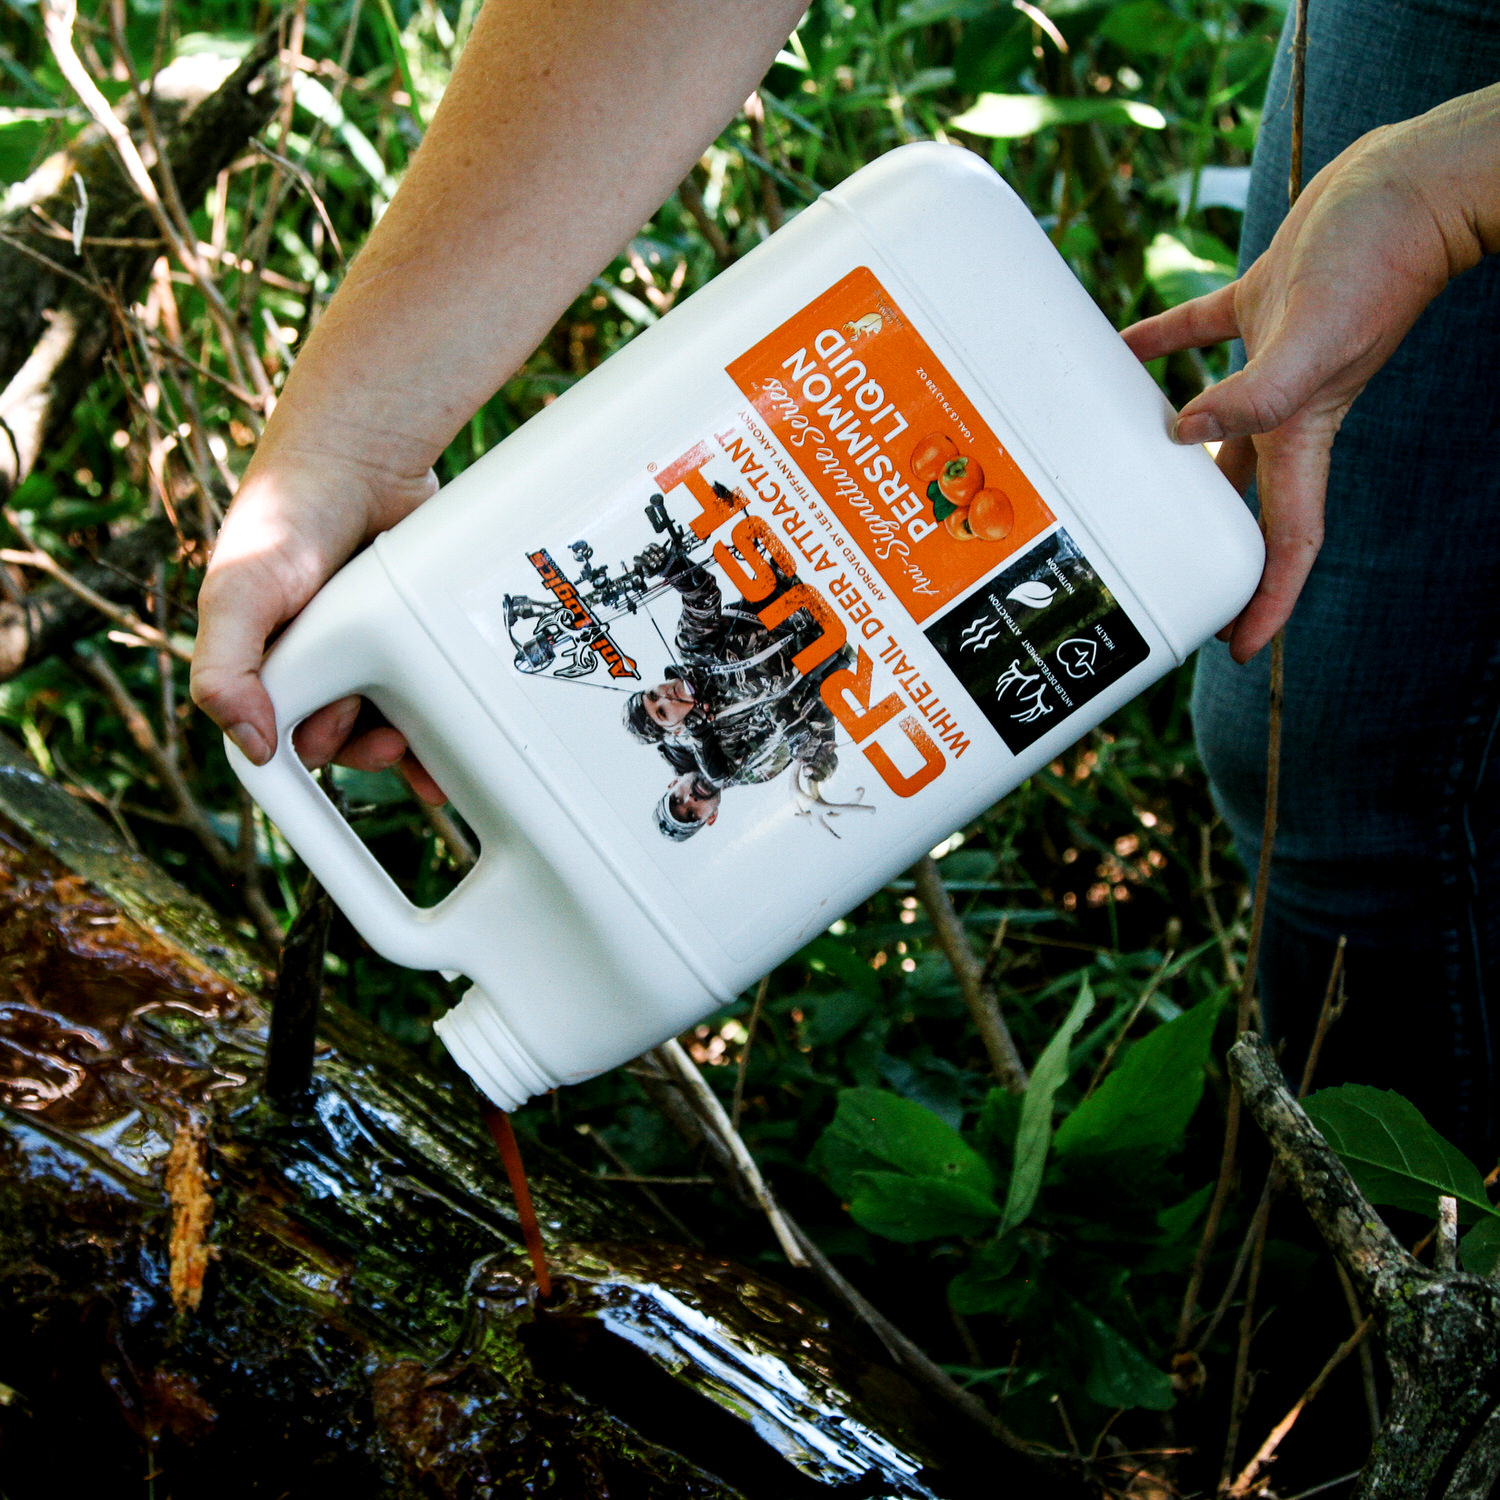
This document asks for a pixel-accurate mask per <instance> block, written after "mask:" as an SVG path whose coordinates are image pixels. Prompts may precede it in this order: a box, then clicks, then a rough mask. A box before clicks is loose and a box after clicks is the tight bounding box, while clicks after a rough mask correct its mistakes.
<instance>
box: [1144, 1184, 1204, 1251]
mask: <svg viewBox="0 0 1500 1500" xmlns="http://www.w3.org/2000/svg"><path fill="white" fill-rule="evenodd" d="M1213 1190H1214V1185H1213V1183H1211V1182H1205V1183H1204V1184H1203V1186H1202V1187H1201V1188H1199V1189H1198V1191H1197V1192H1196V1193H1193V1194H1191V1195H1190V1196H1189V1197H1186V1198H1184V1199H1183V1200H1182V1202H1181V1203H1173V1204H1171V1205H1170V1206H1169V1207H1167V1208H1164V1209H1162V1210H1161V1212H1160V1213H1158V1214H1157V1216H1156V1227H1157V1228H1158V1229H1160V1230H1161V1232H1162V1239H1163V1241H1164V1242H1165V1243H1166V1244H1169V1245H1170V1244H1172V1243H1173V1241H1175V1240H1180V1239H1181V1238H1182V1237H1183V1236H1184V1235H1185V1234H1186V1233H1187V1232H1188V1230H1190V1229H1191V1228H1192V1227H1193V1225H1194V1224H1196V1223H1197V1222H1198V1220H1199V1218H1200V1216H1201V1215H1202V1213H1203V1210H1204V1209H1205V1208H1207V1207H1208V1200H1209V1198H1210V1197H1212V1196H1213Z"/></svg>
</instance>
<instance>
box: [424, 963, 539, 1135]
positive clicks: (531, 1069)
mask: <svg viewBox="0 0 1500 1500" xmlns="http://www.w3.org/2000/svg"><path fill="white" fill-rule="evenodd" d="M433 1030H434V1031H436V1032H437V1034H438V1037H439V1038H440V1039H441V1041H442V1043H443V1045H444V1046H445V1047H446V1048H447V1049H448V1052H449V1055H450V1056H451V1057H452V1058H453V1060H454V1062H456V1063H457V1064H458V1065H459V1067H461V1068H462V1069H463V1070H464V1072H465V1073H467V1074H468V1075H469V1077H470V1078H471V1079H472V1080H473V1082H474V1085H475V1087H477V1088H478V1089H479V1091H480V1092H481V1093H482V1094H483V1095H484V1096H485V1097H486V1098H487V1099H488V1100H489V1101H490V1102H491V1103H492V1104H493V1105H495V1107H496V1108H497V1109H503V1110H513V1109H519V1108H520V1107H521V1106H522V1105H523V1104H524V1103H525V1102H526V1101H527V1100H528V1099H530V1098H532V1097H533V1096H534V1095H536V1094H544V1093H546V1092H547V1090H548V1089H551V1088H555V1087H556V1086H557V1082H558V1080H557V1079H554V1078H551V1077H549V1076H548V1075H547V1074H546V1072H544V1071H543V1069H542V1068H541V1067H540V1066H539V1065H538V1064H537V1062H536V1061H535V1060H534V1059H533V1058H532V1057H531V1056H530V1055H529V1054H528V1053H527V1052H526V1051H525V1050H524V1049H523V1048H522V1047H521V1045H520V1043H519V1042H517V1041H516V1038H515V1036H514V1035H513V1034H512V1032H511V1030H510V1028H509V1027H508V1026H507V1025H506V1024H505V1022H504V1020H503V1019H502V1018H501V1015H500V1008H499V1006H498V1005H496V1003H495V1002H494V1001H493V1000H491V999H490V997H489V996H488V995H486V994H485V993H484V991H483V990H481V989H480V988H479V986H478V985H475V986H473V987H472V988H471V989H470V990H469V991H468V993H467V994H466V995H465V996H464V997H463V999H462V1000H460V1001H459V1003H458V1004H457V1005H455V1006H454V1007H453V1009H452V1010H450V1011H449V1012H448V1013H447V1015H445V1016H443V1017H441V1018H440V1019H439V1020H438V1021H437V1022H436V1023H435V1024H434V1026H433Z"/></svg>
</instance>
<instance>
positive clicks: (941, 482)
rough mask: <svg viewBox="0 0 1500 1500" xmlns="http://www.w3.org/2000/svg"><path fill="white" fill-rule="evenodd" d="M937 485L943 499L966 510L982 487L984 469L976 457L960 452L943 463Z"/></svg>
mask: <svg viewBox="0 0 1500 1500" xmlns="http://www.w3.org/2000/svg"><path fill="white" fill-rule="evenodd" d="M937 487H938V489H939V490H940V491H941V492H942V496H943V499H945V500H947V501H949V502H950V503H951V504H953V505H956V506H958V507H959V509H960V510H967V509H968V507H969V505H970V504H971V503H972V501H973V499H974V496H975V495H977V494H978V493H979V491H980V490H981V489H983V488H984V470H983V469H981V468H980V467H979V463H978V461H977V460H976V459H972V458H970V457H969V456H968V455H967V454H960V455H959V456H958V457H957V458H950V459H949V460H948V462H947V463H945V464H944V465H943V472H942V473H941V474H939V475H938V481H937Z"/></svg>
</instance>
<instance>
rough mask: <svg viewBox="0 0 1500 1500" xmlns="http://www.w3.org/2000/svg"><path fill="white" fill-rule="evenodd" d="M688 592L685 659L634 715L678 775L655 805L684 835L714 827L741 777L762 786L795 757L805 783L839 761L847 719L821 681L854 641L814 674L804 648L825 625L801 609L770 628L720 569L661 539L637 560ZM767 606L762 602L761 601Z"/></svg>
mask: <svg viewBox="0 0 1500 1500" xmlns="http://www.w3.org/2000/svg"><path fill="white" fill-rule="evenodd" d="M637 562H638V563H639V564H640V565H641V566H642V567H643V569H644V570H645V571H647V572H649V573H653V574H661V575H662V576H664V577H665V579H666V581H667V582H668V583H669V584H671V586H672V587H673V588H674V589H675V590H676V591H677V592H678V593H679V594H681V596H682V615H681V617H680V619H679V621H678V626H677V633H676V635H675V637H674V639H673V649H674V651H675V652H676V654H677V660H676V662H674V664H673V666H672V667H671V668H670V669H669V672H668V675H667V676H666V677H665V679H664V680H663V681H662V682H660V683H658V684H657V685H656V686H654V687H651V688H646V689H644V690H642V691H641V692H638V693H632V694H631V695H630V697H629V698H628V699H627V700H626V703H625V711H624V715H623V718H624V723H625V727H626V729H627V730H629V732H630V733H631V734H632V735H634V736H635V738H636V739H638V740H640V741H641V742H642V743H643V744H651V745H655V746H656V747H657V748H658V749H659V750H660V751H661V753H662V754H663V756H664V757H665V758H666V760H667V762H668V764H669V765H671V766H672V768H673V769H674V770H675V771H676V772H677V773H678V774H677V775H676V777H674V779H673V781H672V783H671V785H670V786H669V787H668V788H667V791H666V793H665V794H664V795H663V796H662V799H661V801H660V802H659V803H658V804H657V807H656V826H657V828H658V830H659V831H660V832H661V833H662V834H663V835H664V836H665V837H666V838H669V839H672V840H673V841H675V842H680V841H682V840H684V839H687V838H691V837H692V835H693V834H695V833H697V832H698V831H699V830H700V829H703V828H706V827H708V826H709V825H710V824H711V823H713V822H714V821H715V819H716V818H717V817H718V813H719V800H720V798H721V797H722V795H723V793H724V792H725V791H727V790H728V789H729V788H731V787H742V786H758V785H761V784H762V783H764V782H767V781H772V780H774V779H775V778H776V777H778V776H780V775H782V773H783V772H785V771H787V770H789V769H791V768H793V767H795V768H796V770H797V772H798V773H799V776H800V777H801V778H803V780H804V781H805V783H807V784H810V785H812V786H816V785H817V784H819V783H821V782H823V781H826V780H827V779H828V778H829V777H830V776H832V775H833V773H834V771H835V770H836V769H837V768H838V754H837V752H836V750H835V748H834V742H835V734H836V726H835V721H834V717H833V714H832V712H831V711H830V710H829V708H828V706H827V705H826V704H825V703H824V702H823V699H822V696H821V693H820V688H821V686H822V684H823V681H824V680H825V679H826V677H827V676H828V674H829V673H830V672H832V671H835V670H837V669H839V668H843V667H847V666H848V665H849V664H850V663H851V662H852V660H853V653H852V652H851V651H850V650H849V648H848V647H847V646H846V647H844V648H843V649H842V650H841V651H839V652H836V653H834V654H833V655H831V656H830V657H828V658H827V660H826V661H824V662H822V663H820V665H819V666H818V667H817V668H816V669H815V670H814V671H813V672H812V673H811V674H810V675H806V676H804V675H803V674H802V673H801V672H799V671H798V670H797V668H796V667H795V666H794V665H793V658H794V657H795V656H796V655H797V654H798V652H800V651H801V650H802V649H803V648H804V647H805V646H806V645H807V643H808V641H809V640H810V639H812V638H814V637H815V636H816V635H817V633H818V629H819V627H818V625H817V622H816V621H814V620H813V619H812V618H811V616H810V615H808V614H807V612H806V611H804V610H796V611H794V612H793V613H792V614H791V615H789V616H788V617H787V619H786V620H785V621H783V622H782V623H781V624H780V625H778V626H776V627H775V628H774V629H768V628H767V627H766V626H765V625H764V624H762V623H761V620H760V618H759V616H758V614H757V613H756V612H755V611H754V610H753V609H751V608H750V607H749V606H748V605H747V604H743V603H741V604H728V605H726V604H725V602H724V596H723V593H722V591H721V590H720V588H719V585H718V584H717V583H716V582H715V581H714V579H713V576H712V575H711V574H710V573H709V571H708V570H707V569H706V568H704V567H703V566H701V565H700V564H696V563H692V562H690V561H689V560H688V559H687V558H685V557H684V556H683V555H682V554H681V553H680V552H678V551H675V550H672V549H669V548H667V547H664V546H662V545H660V544H657V545H654V546H652V547H649V548H647V549H646V551H645V552H643V553H642V554H641V556H640V558H638V559H637ZM764 607H765V606H764V605H762V608H764Z"/></svg>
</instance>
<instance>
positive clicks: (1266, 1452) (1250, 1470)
mask: <svg viewBox="0 0 1500 1500" xmlns="http://www.w3.org/2000/svg"><path fill="white" fill-rule="evenodd" d="M1374 1327H1375V1319H1374V1318H1373V1317H1368V1318H1365V1319H1364V1320H1363V1321H1362V1322H1361V1323H1360V1325H1359V1327H1358V1328H1356V1329H1355V1330H1354V1332H1353V1333H1351V1334H1350V1335H1349V1337H1348V1338H1346V1339H1345V1340H1344V1342H1343V1343H1342V1344H1340V1345H1339V1346H1338V1348H1337V1349H1335V1350H1334V1351H1333V1353H1332V1354H1330V1355H1329V1356H1328V1360H1327V1362H1326V1363H1325V1364H1324V1366H1323V1368H1322V1369H1321V1370H1319V1371H1318V1373H1317V1375H1315V1376H1314V1377H1313V1381H1312V1384H1311V1385H1309V1386H1308V1388H1307V1389H1306V1390H1305V1391H1303V1393H1302V1394H1301V1395H1300V1396H1299V1397H1298V1398H1297V1399H1296V1401H1294V1402H1293V1403H1292V1406H1291V1409H1290V1410H1289V1411H1288V1412H1287V1414H1286V1415H1285V1416H1284V1417H1283V1418H1282V1419H1281V1420H1280V1421H1279V1422H1278V1423H1277V1424H1276V1425H1275V1426H1274V1427H1273V1428H1272V1429H1271V1431H1270V1433H1269V1434H1268V1435H1267V1437H1266V1440H1265V1442H1263V1443H1262V1444H1261V1445H1260V1447H1259V1448H1257V1449H1256V1451H1255V1457H1254V1458H1252V1459H1251V1460H1250V1462H1249V1463H1247V1464H1246V1465H1245V1467H1244V1468H1243V1469H1241V1470H1240V1472H1239V1473H1238V1474H1237V1475H1236V1476H1235V1480H1234V1483H1233V1484H1231V1485H1230V1486H1229V1488H1228V1489H1227V1490H1226V1491H1225V1492H1224V1493H1225V1495H1226V1496H1227V1497H1228V1500H1241V1497H1243V1496H1245V1495H1248V1494H1249V1493H1250V1488H1251V1486H1252V1485H1253V1484H1254V1483H1255V1481H1256V1480H1257V1479H1258V1478H1259V1477H1260V1471H1261V1470H1262V1469H1264V1468H1265V1466H1266V1465H1267V1464H1268V1463H1270V1461H1271V1460H1272V1459H1273V1458H1275V1456H1276V1450H1277V1449H1278V1448H1279V1447H1280V1446H1281V1444H1282V1441H1283V1440H1284V1439H1285V1437H1286V1435H1287V1433H1289V1432H1290V1431H1291V1430H1292V1428H1293V1427H1295V1426H1296V1425H1297V1419H1298V1418H1299V1417H1300V1416H1301V1415H1302V1413H1303V1412H1304V1411H1306V1410H1307V1408H1308V1406H1309V1405H1310V1404H1311V1403H1312V1401H1313V1400H1314V1399H1315V1398H1316V1397H1317V1395H1318V1393H1319V1392H1320V1391H1321V1390H1322V1389H1323V1387H1324V1386H1325V1385H1327V1384H1328V1377H1329V1376H1330V1375H1332V1374H1333V1372H1334V1371H1335V1370H1336V1369H1338V1367H1339V1366H1340V1365H1341V1364H1343V1362H1344V1361H1345V1360H1346V1359H1348V1358H1349V1356H1350V1355H1351V1354H1352V1353H1353V1352H1354V1351H1355V1350H1356V1349H1362V1348H1364V1347H1365V1340H1366V1339H1367V1338H1368V1337H1369V1335H1370V1333H1371V1331H1372V1330H1373V1329H1374Z"/></svg>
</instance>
